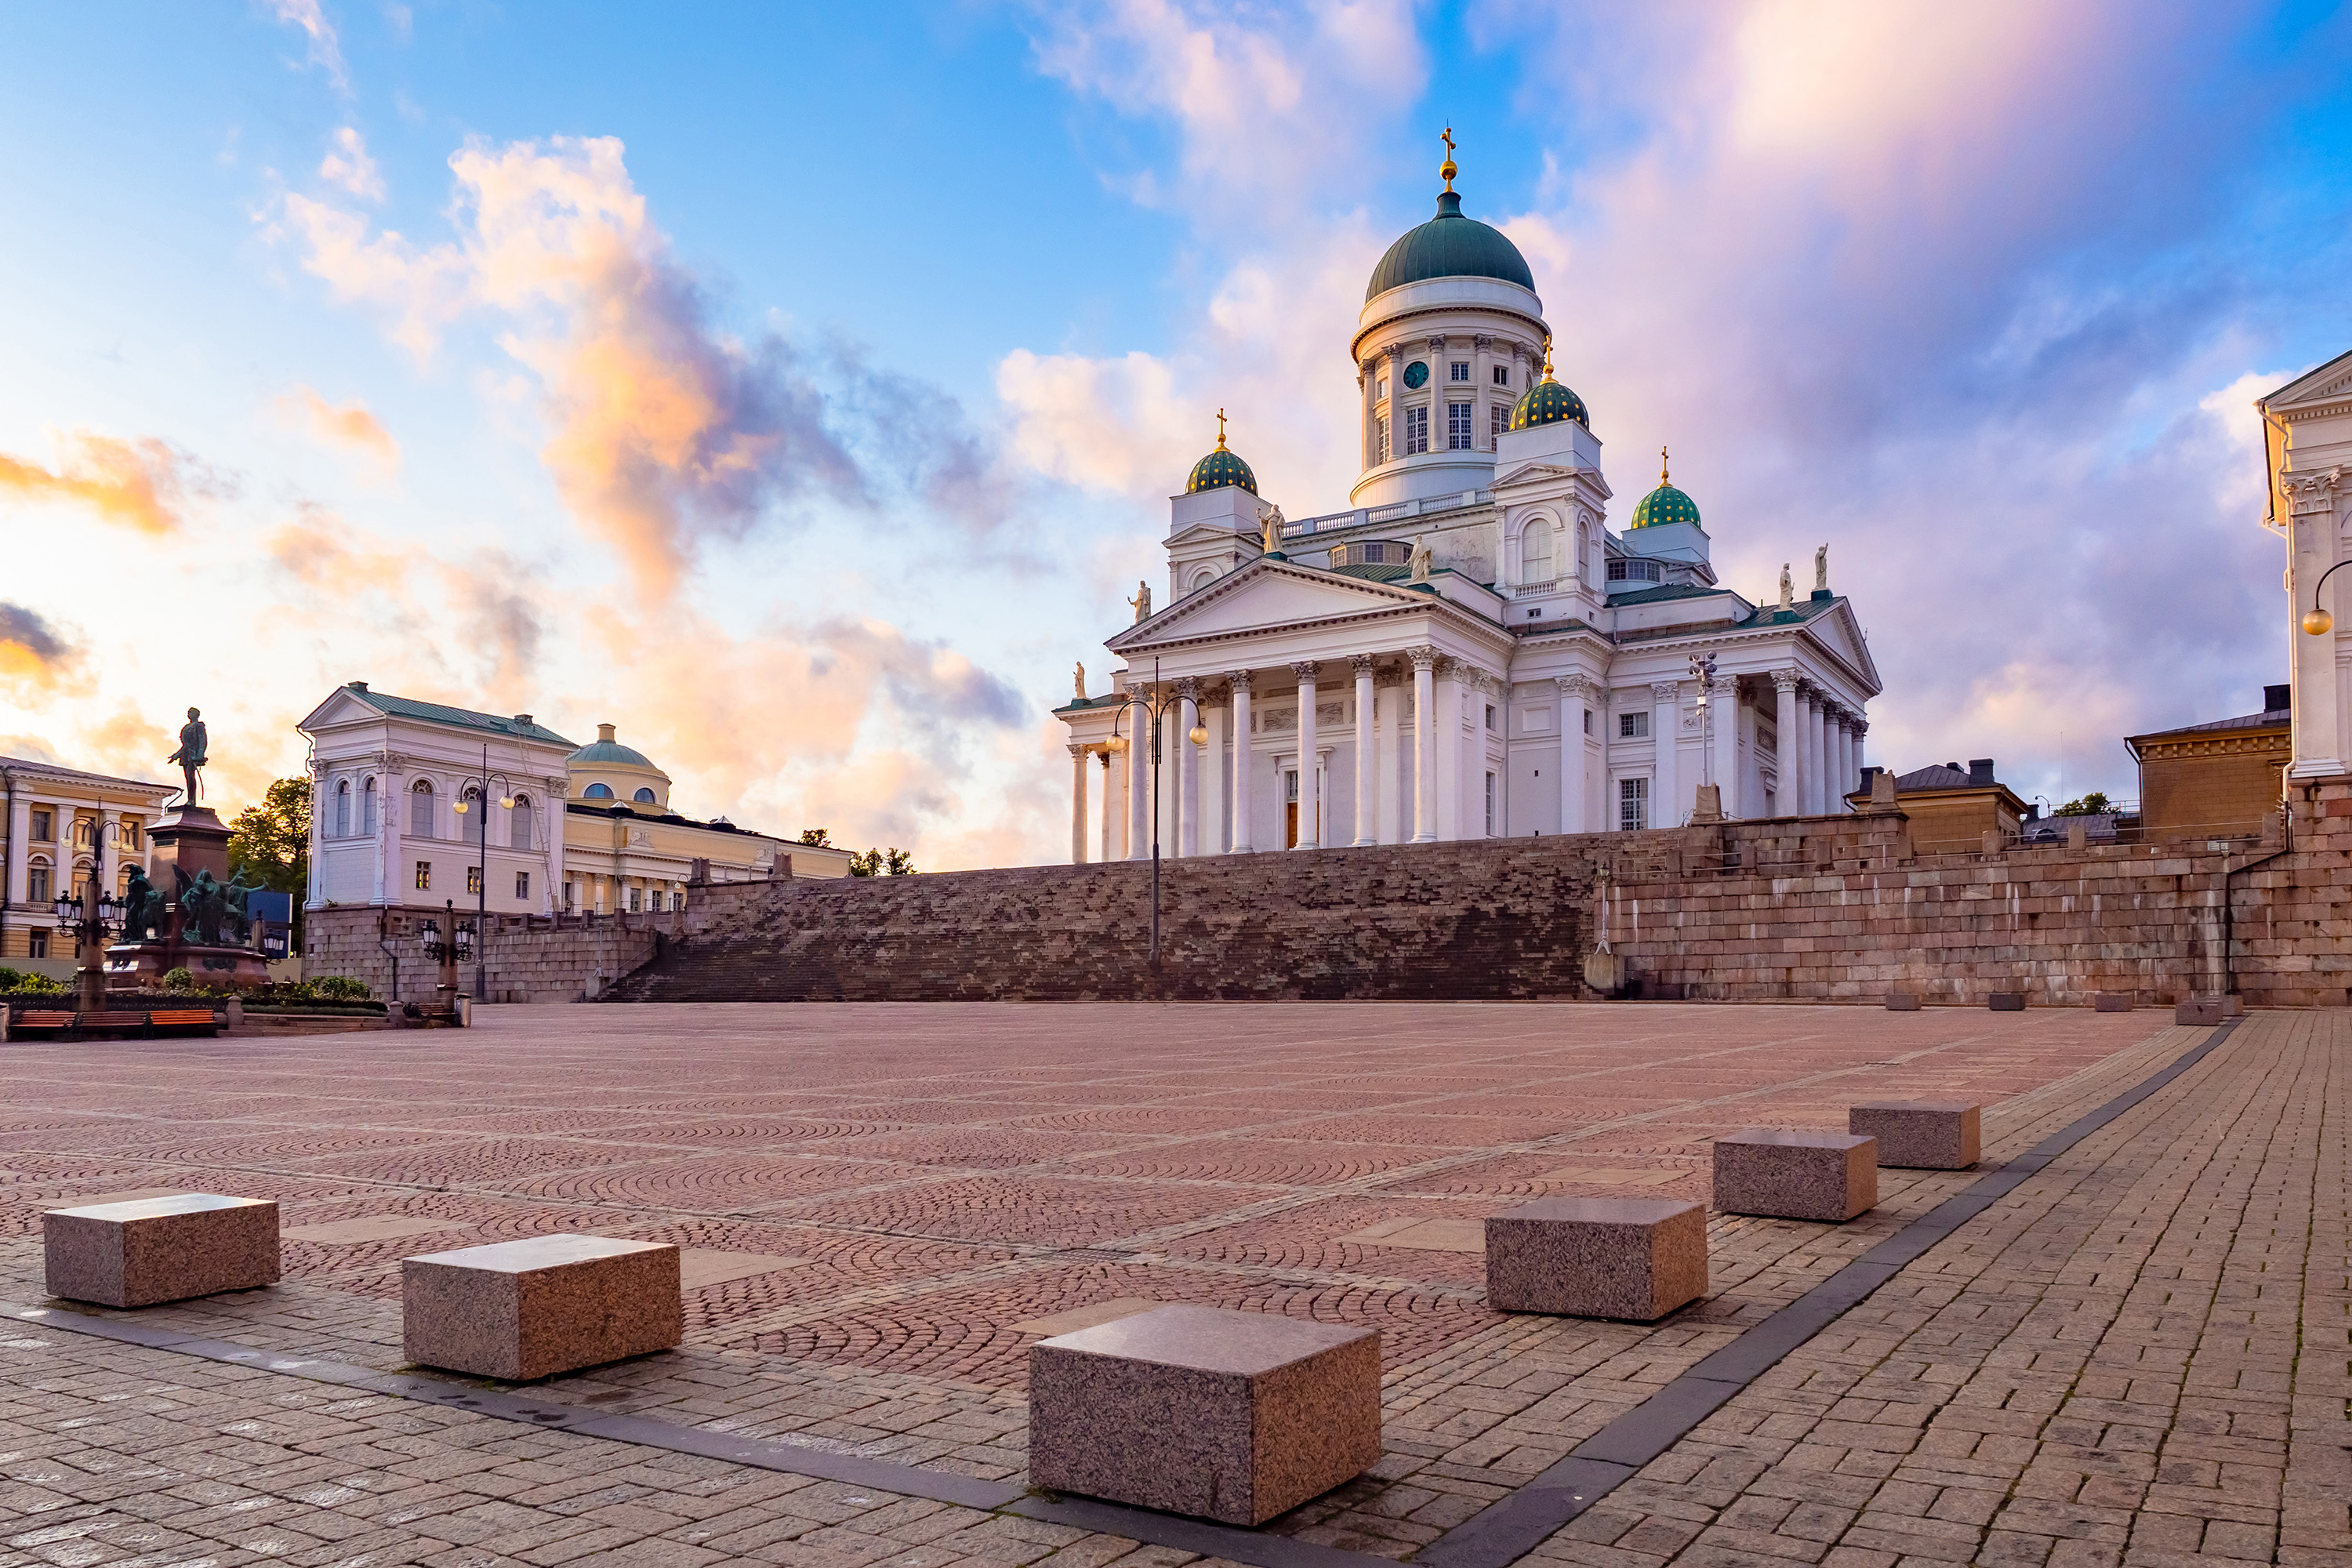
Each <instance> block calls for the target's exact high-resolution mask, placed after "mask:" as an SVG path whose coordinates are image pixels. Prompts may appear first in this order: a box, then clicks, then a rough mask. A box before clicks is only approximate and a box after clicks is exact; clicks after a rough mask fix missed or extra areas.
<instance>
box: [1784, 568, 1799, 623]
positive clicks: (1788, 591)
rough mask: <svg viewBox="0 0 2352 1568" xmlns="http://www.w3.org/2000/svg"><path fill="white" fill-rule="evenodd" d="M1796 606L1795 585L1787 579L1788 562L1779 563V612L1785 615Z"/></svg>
mask: <svg viewBox="0 0 2352 1568" xmlns="http://www.w3.org/2000/svg"><path fill="white" fill-rule="evenodd" d="M1796 607H1797V585H1796V584H1794V583H1792V582H1790V579H1789V563H1787V562H1785V561H1783V562H1781V563H1780V613H1781V614H1782V615H1784V616H1785V615H1787V614H1788V613H1789V612H1790V611H1791V610H1793V609H1795V608H1796Z"/></svg>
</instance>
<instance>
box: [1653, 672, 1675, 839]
mask: <svg viewBox="0 0 2352 1568" xmlns="http://www.w3.org/2000/svg"><path fill="white" fill-rule="evenodd" d="M1682 731H1683V683H1682V682H1681V681H1679V680H1654V681H1652V682H1651V683H1650V737H1651V739H1652V741H1653V742H1655V749H1656V752H1657V758H1658V760H1657V763H1656V764H1655V769H1654V771H1655V773H1656V774H1657V777H1656V780H1655V782H1654V783H1653V784H1651V785H1650V826H1653V827H1680V826H1682V825H1683V797H1682V781H1681V779H1680V778H1678V777H1677V776H1676V775H1675V763H1676V762H1678V761H1679V760H1680V759H1679V758H1678V757H1677V756H1676V755H1675V753H1676V752H1678V751H1680V750H1681V748H1682V739H1683V733H1682Z"/></svg>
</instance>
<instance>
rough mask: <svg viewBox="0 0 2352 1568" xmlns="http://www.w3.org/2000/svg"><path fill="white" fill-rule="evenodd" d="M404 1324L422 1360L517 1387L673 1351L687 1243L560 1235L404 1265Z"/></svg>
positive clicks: (408, 1343)
mask: <svg viewBox="0 0 2352 1568" xmlns="http://www.w3.org/2000/svg"><path fill="white" fill-rule="evenodd" d="M400 1324H401V1347H402V1353H403V1354H404V1355H406V1356H407V1357H408V1359H409V1360H410V1361H413V1362H416V1363H421V1364H423V1365H425V1366H437V1367H446V1369H448V1370H449V1371H451V1372H469V1373H473V1374H475V1375H476V1376H477V1377H495V1378H501V1379H504V1380H505V1381H507V1382H509V1383H529V1382H530V1381H532V1380H533V1379H535V1378H541V1377H552V1376H553V1375H554V1374H555V1373H559V1372H576V1371H578V1370H579V1369H580V1368H582V1367H583V1366H596V1365H600V1364H602V1363H605V1362H609V1361H620V1360H623V1359H624V1358H625V1357H628V1356H636V1355H649V1354H651V1353H652V1352H655V1351H666V1350H673V1349H675V1348H677V1343H678V1342H679V1341H681V1340H683V1339H684V1338H685V1337H686V1298H685V1295H684V1293H683V1291H682V1290H681V1289H680V1288H679V1279H678V1253H677V1247H672V1246H670V1245H669V1244H668V1243H667V1242H657V1241H625V1240H623V1239H621V1238H620V1237H610V1236H573V1235H559V1236H534V1237H527V1238H525V1239H523V1240H520V1241H499V1242H492V1243H490V1244H489V1245H488V1246H486V1247H459V1248H458V1249H457V1250H456V1251H454V1252H432V1253H426V1254H425V1255H424V1256H422V1257H419V1258H402V1259H401V1260H400Z"/></svg>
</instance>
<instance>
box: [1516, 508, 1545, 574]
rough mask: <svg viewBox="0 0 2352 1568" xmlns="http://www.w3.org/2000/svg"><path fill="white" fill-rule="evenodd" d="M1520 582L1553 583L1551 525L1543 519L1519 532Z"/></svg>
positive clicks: (1536, 520)
mask: <svg viewBox="0 0 2352 1568" xmlns="http://www.w3.org/2000/svg"><path fill="white" fill-rule="evenodd" d="M1519 581H1520V582H1522V583H1549V582H1550V581H1551V524H1549V523H1548V522H1546V521H1543V519H1541V518H1537V519H1535V520H1534V521H1531V522H1529V523H1528V525H1527V527H1525V528H1523V529H1521V530H1520V531H1519Z"/></svg>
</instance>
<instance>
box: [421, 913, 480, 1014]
mask: <svg viewBox="0 0 2352 1568" xmlns="http://www.w3.org/2000/svg"><path fill="white" fill-rule="evenodd" d="M441 909H442V911H443V914H444V916H445V918H446V920H447V921H448V922H449V925H448V931H447V934H446V936H445V935H444V934H443V931H442V926H441V922H440V921H425V957H426V958H427V959H429V960H431V961H432V962H433V963H437V964H439V965H440V966H441V992H442V1000H443V1002H444V1003H445V1004H446V1005H447V1007H448V1009H449V1010H450V1011H451V1012H452V1013H454V1012H456V1011H457V965H458V964H459V963H462V962H464V961H465V960H466V959H468V958H471V957H473V956H474V955H475V952H476V948H477V945H478V944H477V942H476V941H475V932H474V928H473V927H472V926H471V925H460V924H458V923H457V902H456V900H450V899H444V900H441Z"/></svg>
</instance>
